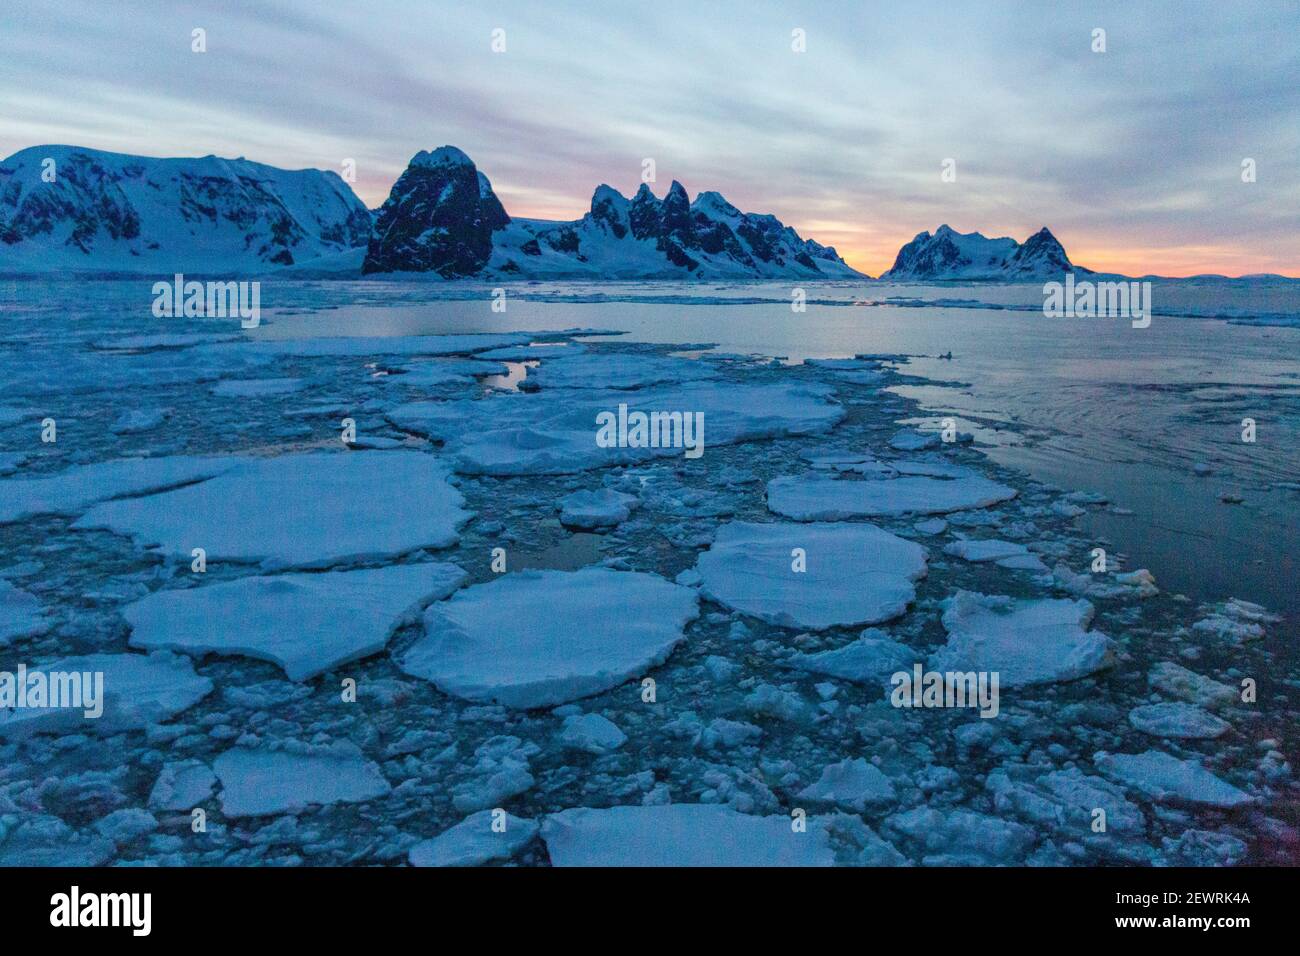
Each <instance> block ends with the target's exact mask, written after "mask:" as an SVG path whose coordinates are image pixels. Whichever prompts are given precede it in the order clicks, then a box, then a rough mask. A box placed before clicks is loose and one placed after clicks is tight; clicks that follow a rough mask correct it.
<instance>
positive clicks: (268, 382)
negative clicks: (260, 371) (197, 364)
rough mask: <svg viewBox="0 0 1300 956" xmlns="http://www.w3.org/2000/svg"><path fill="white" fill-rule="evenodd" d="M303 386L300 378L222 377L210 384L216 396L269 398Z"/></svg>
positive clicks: (288, 392) (294, 390) (286, 393)
mask: <svg viewBox="0 0 1300 956" xmlns="http://www.w3.org/2000/svg"><path fill="white" fill-rule="evenodd" d="M302 386H303V381H302V379H300V378H248V379H231V378H228V379H223V380H221V381H220V382H217V384H216V385H213V386H212V394H213V395H216V396H217V397H218V398H271V397H274V396H276V395H288V394H290V393H292V392H296V391H298V390H299V389H301V388H302Z"/></svg>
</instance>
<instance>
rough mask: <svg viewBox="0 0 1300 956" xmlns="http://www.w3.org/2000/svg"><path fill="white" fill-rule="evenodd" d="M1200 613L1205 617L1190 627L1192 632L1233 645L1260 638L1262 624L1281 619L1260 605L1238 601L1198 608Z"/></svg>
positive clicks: (1231, 599) (1276, 621)
mask: <svg viewBox="0 0 1300 956" xmlns="http://www.w3.org/2000/svg"><path fill="white" fill-rule="evenodd" d="M1201 613H1202V614H1203V615H1204V617H1201V618H1200V619H1199V620H1197V621H1196V623H1194V624H1193V625H1192V630H1193V631H1195V632H1196V633H1198V634H1206V635H1209V636H1212V637H1217V638H1219V639H1221V640H1225V641H1232V642H1233V643H1236V644H1240V643H1242V642H1243V641H1253V640H1258V639H1260V638H1262V637H1263V636H1264V632H1265V629H1264V625H1265V624H1276V623H1278V622H1279V621H1281V620H1282V618H1281V617H1280V616H1279V615H1276V614H1271V613H1269V611H1268V610H1266V609H1265V608H1263V607H1261V606H1260V605H1258V604H1253V603H1251V602H1250V601H1243V600H1241V599H1240V598H1229V599H1228V600H1227V601H1223V602H1221V603H1219V604H1211V605H1207V606H1205V607H1202V608H1201Z"/></svg>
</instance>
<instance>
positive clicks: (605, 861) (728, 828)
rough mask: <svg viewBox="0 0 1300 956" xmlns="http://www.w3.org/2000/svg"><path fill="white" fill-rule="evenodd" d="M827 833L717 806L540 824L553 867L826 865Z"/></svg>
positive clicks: (608, 813) (557, 818) (582, 812)
mask: <svg viewBox="0 0 1300 956" xmlns="http://www.w3.org/2000/svg"><path fill="white" fill-rule="evenodd" d="M829 836H830V835H829V833H828V831H827V830H826V828H825V827H824V826H822V825H821V822H820V821H819V820H817V819H815V818H814V819H810V820H808V827H807V830H805V831H804V832H802V833H800V832H796V831H795V830H794V828H793V827H791V826H790V818H789V817H787V816H771V817H756V816H749V815H748V814H744V813H738V812H736V811H735V810H732V809H730V808H729V807H724V806H719V805H716V804H691V803H673V804H665V805H661V806H649V807H642V806H635V807H610V808H609V809H607V810H592V809H588V808H586V807H580V808H576V809H573V810H565V811H563V812H561V813H555V814H552V815H550V816H548V817H547V818H546V819H545V820H544V821H543V822H542V839H543V840H545V841H546V850H547V852H548V853H549V854H550V857H551V863H552V864H553V865H555V866H831V865H833V864H834V862H835V853H834V851H833V850H832V849H831V846H830V840H829Z"/></svg>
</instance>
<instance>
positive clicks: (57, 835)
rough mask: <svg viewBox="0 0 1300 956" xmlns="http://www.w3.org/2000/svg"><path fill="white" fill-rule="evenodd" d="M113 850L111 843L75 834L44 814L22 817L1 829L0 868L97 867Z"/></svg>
mask: <svg viewBox="0 0 1300 956" xmlns="http://www.w3.org/2000/svg"><path fill="white" fill-rule="evenodd" d="M113 849H114V847H113V843H112V841H111V840H107V839H105V838H104V837H102V836H97V835H94V834H90V833H78V832H77V831H76V830H73V829H72V828H71V827H70V826H68V825H67V824H66V823H64V822H63V821H62V820H60V819H59V818H58V817H56V816H51V815H49V814H44V813H25V814H22V815H20V816H18V817H17V819H16V820H15V821H14V822H13V823H12V824H10V823H8V822H7V821H6V824H5V825H4V826H2V827H0V866H98V865H100V864H101V863H104V862H105V861H107V860H108V858H109V857H111V856H112V855H113Z"/></svg>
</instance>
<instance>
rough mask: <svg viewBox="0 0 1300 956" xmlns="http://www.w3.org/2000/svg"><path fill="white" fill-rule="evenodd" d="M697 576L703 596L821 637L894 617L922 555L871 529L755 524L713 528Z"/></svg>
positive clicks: (905, 601)
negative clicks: (822, 633)
mask: <svg viewBox="0 0 1300 956" xmlns="http://www.w3.org/2000/svg"><path fill="white" fill-rule="evenodd" d="M696 570H697V571H699V573H700V578H701V582H702V583H701V590H702V591H703V593H704V594H705V595H706V596H707V597H709V598H712V599H713V600H715V601H718V602H720V603H722V604H725V605H726V606H728V607H731V608H734V609H736V610H738V611H741V612H743V613H745V614H749V615H752V616H753V617H757V618H759V619H760V620H764V621H767V622H769V623H772V624H779V625H782V626H785V627H807V628H812V629H814V630H821V629H824V628H828V627H836V626H840V625H854V624H875V623H878V622H880V621H887V620H890V619H891V618H895V617H898V616H899V615H900V614H902V613H903V612H905V611H906V610H907V606H908V605H909V604H910V603H911V602H912V600H913V599H914V598H915V597H916V588H915V582H916V581H917V580H918V579H919V578H921V577H923V576H924V575H925V571H926V555H925V549H924V548H922V547H921V546H920V545H918V544H916V543H915V542H912V541H907V540H905V539H903V538H900V537H898V536H897V535H893V534H890V533H889V532H888V531H884V530H883V529H881V528H877V527H875V526H874V525H870V524H852V525H839V524H792V523H789V522H773V523H763V524H757V523H752V522H747V521H733V522H730V523H728V524H725V525H723V526H722V527H721V528H719V529H718V533H717V536H716V537H715V538H714V541H713V544H712V546H711V547H710V548H709V550H708V551H706V552H704V553H703V554H701V555H700V557H699V561H698V564H697V565H696Z"/></svg>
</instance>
